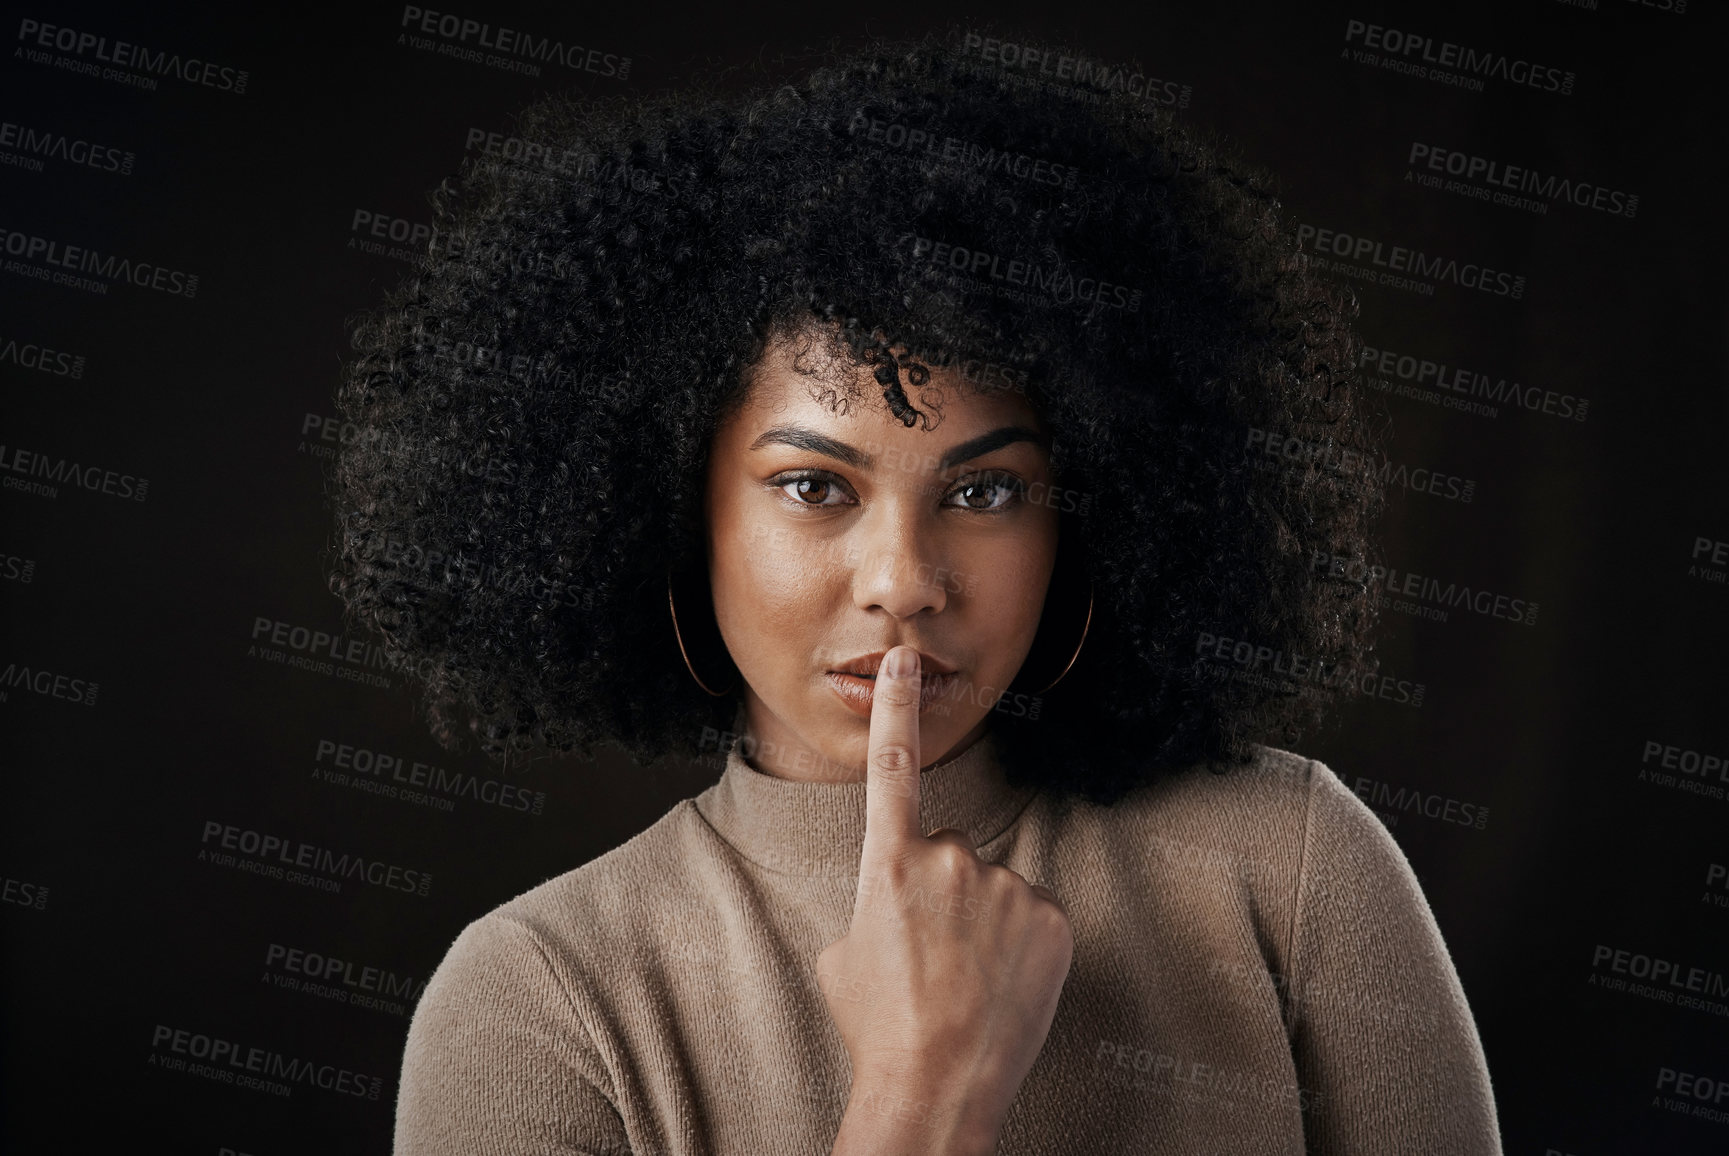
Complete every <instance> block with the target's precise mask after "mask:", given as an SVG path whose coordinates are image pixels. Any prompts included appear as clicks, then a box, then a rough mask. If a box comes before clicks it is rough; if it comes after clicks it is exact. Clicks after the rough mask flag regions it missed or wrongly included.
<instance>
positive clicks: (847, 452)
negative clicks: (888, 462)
mask: <svg viewBox="0 0 1729 1156" xmlns="http://www.w3.org/2000/svg"><path fill="white" fill-rule="evenodd" d="M1015 442H1032V443H1033V444H1034V445H1037V446H1040V447H1042V448H1043V449H1045V450H1047V451H1048V450H1049V449H1050V448H1051V438H1050V435H1049V434H1046V433H1041V432H1040V431H1038V430H1035V429H1028V428H1027V427H1026V426H1021V425H1005V426H1001V427H999V428H997V429H994V430H991V431H990V432H989V433H982V434H980V435H979V436H978V437H976V438H972V439H970V440H968V441H964V442H962V443H961V444H960V445H958V446H955V447H954V448H953V449H951V450H949V452H948V453H946V454H944V455H943V457H942V461H941V462H940V463H939V468H941V469H945V470H946V469H948V468H949V467H951V466H958V465H960V464H961V463H962V462H967V461H971V460H972V459H973V458H977V457H983V456H984V455H985V454H988V453H990V452H991V451H992V450H998V449H1001V448H1002V447H1004V446H1006V445H1012V444H1013V443H1015ZM774 444H780V445H788V446H792V447H793V448H794V449H801V450H809V451H810V452H811V453H816V454H822V455H823V456H824V457H830V458H834V459H835V460H837V461H842V462H845V463H846V464H847V465H849V466H852V467H853V468H854V469H859V470H868V469H870V468H871V467H872V466H874V465H875V464H876V458H874V457H872V456H871V455H870V454H867V453H865V452H864V451H863V450H860V449H855V448H854V447H852V446H849V445H847V444H846V443H845V442H843V441H839V440H837V439H835V438H831V437H829V436H828V435H826V434H820V433H818V432H817V431H816V430H813V429H807V428H805V427H804V426H797V425H777V426H774V427H773V428H771V429H767V430H764V431H763V432H762V433H761V434H759V435H758V436H757V439H756V440H755V441H753V442H751V443H750V448H751V449H753V450H759V449H761V448H762V447H764V446H766V445H774Z"/></svg>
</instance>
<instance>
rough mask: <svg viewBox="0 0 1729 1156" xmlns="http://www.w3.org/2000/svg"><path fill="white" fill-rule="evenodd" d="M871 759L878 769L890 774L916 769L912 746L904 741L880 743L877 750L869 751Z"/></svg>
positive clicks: (904, 772)
mask: <svg viewBox="0 0 1729 1156" xmlns="http://www.w3.org/2000/svg"><path fill="white" fill-rule="evenodd" d="M871 759H873V760H875V762H877V767H878V769H882V771H887V772H890V774H906V772H908V771H916V767H915V765H913V762H915V757H913V748H911V746H908V745H906V743H882V745H880V746H877V750H873V752H871Z"/></svg>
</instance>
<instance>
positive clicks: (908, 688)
mask: <svg viewBox="0 0 1729 1156" xmlns="http://www.w3.org/2000/svg"><path fill="white" fill-rule="evenodd" d="M897 655H898V656H899V657H900V658H901V659H902V660H903V664H904V665H903V666H902V673H901V674H899V675H892V674H890V673H889V664H890V663H891V662H892V661H893V660H894V659H895V658H896V656H897ZM918 837H919V652H918V651H917V650H914V649H913V648H912V647H910V646H896V647H894V648H892V649H891V650H890V651H889V652H888V653H887V654H885V655H883V660H882V664H881V665H880V666H878V667H877V677H876V687H875V688H874V690H873V691H872V693H871V724H870V747H869V753H868V754H867V755H866V758H865V834H864V852H863V856H862V861H863V863H865V864H870V863H873V862H875V863H884V862H887V861H888V860H889V859H892V858H893V857H894V856H895V853H896V852H898V850H899V849H900V848H901V847H903V846H905V845H906V844H908V843H910V842H912V841H913V840H914V839H917V838H918Z"/></svg>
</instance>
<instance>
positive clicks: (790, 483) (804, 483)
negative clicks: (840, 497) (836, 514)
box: [776, 476, 842, 506]
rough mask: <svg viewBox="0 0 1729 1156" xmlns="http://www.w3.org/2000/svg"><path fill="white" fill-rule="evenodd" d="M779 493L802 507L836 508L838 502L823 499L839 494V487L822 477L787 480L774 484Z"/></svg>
mask: <svg viewBox="0 0 1729 1156" xmlns="http://www.w3.org/2000/svg"><path fill="white" fill-rule="evenodd" d="M776 484H777V487H778V488H779V489H780V491H781V493H783V494H786V495H787V497H789V498H791V499H792V500H793V501H795V502H797V503H799V504H800V505H804V506H838V505H841V504H842V503H840V502H830V501H826V500H825V499H827V498H830V497H833V496H835V495H837V494H840V492H841V490H840V487H839V486H837V485H836V484H835V483H834V482H833V481H832V480H831V479H829V478H824V477H808V476H807V477H802V478H789V479H788V480H786V481H784V482H779V483H776Z"/></svg>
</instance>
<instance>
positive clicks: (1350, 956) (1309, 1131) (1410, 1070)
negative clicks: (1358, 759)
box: [1286, 762, 1501, 1156]
mask: <svg viewBox="0 0 1729 1156" xmlns="http://www.w3.org/2000/svg"><path fill="white" fill-rule="evenodd" d="M1286 958H1287V959H1288V960H1290V963H1289V965H1288V967H1289V970H1290V975H1289V976H1288V977H1287V981H1288V982H1287V985H1286V989H1287V995H1288V997H1289V999H1290V1001H1291V1011H1292V1017H1291V1051H1292V1056H1293V1058H1294V1059H1295V1061H1296V1066H1297V1075H1298V1080H1299V1083H1300V1086H1301V1089H1303V1090H1305V1091H1306V1092H1307V1093H1308V1095H1306V1096H1303V1097H1301V1099H1302V1101H1303V1102H1305V1103H1306V1104H1307V1105H1308V1107H1307V1108H1306V1110H1305V1112H1304V1117H1303V1128H1304V1134H1305V1137H1306V1139H1307V1142H1308V1144H1307V1147H1308V1151H1309V1153H1310V1154H1311V1156H1380V1154H1382V1153H1391V1152H1397V1153H1401V1154H1402V1156H1417V1154H1430V1153H1433V1154H1434V1156H1489V1154H1492V1156H1499V1154H1500V1152H1501V1140H1500V1132H1499V1124H1498V1121H1497V1118H1496V1112H1495V1100H1494V1095H1493V1092H1492V1089H1491V1087H1490V1083H1489V1068H1488V1062H1487V1060H1486V1059H1485V1057H1484V1054H1483V1045H1482V1041H1481V1040H1480V1039H1479V1038H1478V1035H1477V1027H1476V1023H1475V1021H1474V1020H1473V1018H1472V1016H1471V1009H1470V1006H1469V1005H1468V1004H1467V1002H1466V1000H1465V991H1464V988H1463V987H1462V986H1461V984H1460V982H1459V976H1458V972H1457V971H1455V970H1454V967H1453V961H1452V958H1451V956H1449V955H1448V953H1447V947H1446V944H1445V943H1444V942H1443V941H1442V938H1441V929H1440V927H1439V925H1437V924H1436V922H1435V916H1434V913H1433V912H1432V911H1431V910H1430V908H1429V903H1428V900H1427V899H1426V898H1424V896H1423V891H1422V888H1421V886H1420V885H1419V884H1418V882H1417V876H1416V874H1415V873H1414V872H1413V871H1412V870H1411V865H1410V863H1409V861H1407V860H1406V858H1405V855H1404V853H1403V852H1402V851H1401V850H1400V849H1399V845H1398V844H1397V843H1396V842H1394V840H1393V836H1392V835H1391V833H1389V832H1388V830H1387V829H1386V827H1385V826H1383V825H1382V823H1381V821H1380V820H1379V819H1378V818H1376V817H1375V813H1374V812H1373V811H1371V810H1370V809H1369V808H1368V806H1367V805H1366V804H1364V802H1363V801H1362V800H1361V799H1359V798H1358V797H1357V796H1356V795H1354V794H1352V793H1351V791H1350V790H1349V789H1347V788H1346V786H1345V784H1344V783H1342V782H1341V781H1340V780H1339V777H1338V776H1337V775H1336V774H1334V773H1333V771H1332V770H1330V769H1329V768H1328V767H1327V766H1326V765H1325V764H1323V763H1320V762H1314V763H1313V764H1312V773H1311V775H1310V780H1309V793H1308V817H1307V820H1306V824H1305V828H1304V835H1303V851H1302V867H1301V869H1300V871H1299V873H1298V881H1297V899H1296V904H1295V916H1294V918H1293V921H1292V926H1291V947H1290V950H1289V953H1288V954H1287V956H1286Z"/></svg>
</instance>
